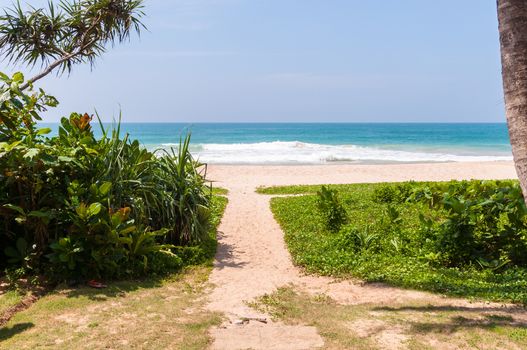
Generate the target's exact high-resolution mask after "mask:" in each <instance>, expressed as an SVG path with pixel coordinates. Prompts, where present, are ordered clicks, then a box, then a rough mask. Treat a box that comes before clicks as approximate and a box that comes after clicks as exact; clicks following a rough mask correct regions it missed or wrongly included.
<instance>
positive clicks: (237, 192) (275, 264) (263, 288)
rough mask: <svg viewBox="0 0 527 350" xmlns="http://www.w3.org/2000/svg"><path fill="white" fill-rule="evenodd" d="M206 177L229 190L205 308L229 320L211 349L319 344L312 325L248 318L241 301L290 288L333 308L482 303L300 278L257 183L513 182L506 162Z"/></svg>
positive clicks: (232, 170) (271, 169)
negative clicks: (320, 296) (327, 300)
mask: <svg viewBox="0 0 527 350" xmlns="http://www.w3.org/2000/svg"><path fill="white" fill-rule="evenodd" d="M208 177H209V178H210V179H211V180H214V181H216V182H217V184H216V185H217V186H221V187H225V188H227V189H228V190H229V195H228V198H229V204H228V206H227V209H226V212H225V216H224V219H223V220H222V223H221V225H220V227H219V231H220V233H219V247H218V252H217V255H216V261H215V264H214V269H213V272H212V275H211V277H210V281H211V282H212V283H213V284H214V286H215V289H214V290H213V292H212V294H211V295H210V304H209V305H208V307H209V308H210V309H211V310H214V311H219V312H222V313H224V314H225V315H226V316H227V318H228V319H229V321H228V322H226V323H225V324H224V325H223V326H222V327H219V328H217V329H214V330H213V331H212V335H213V337H214V344H213V345H212V348H213V349H248V348H250V349H314V348H319V347H321V346H323V340H322V338H321V337H320V336H319V335H318V334H317V331H316V329H315V328H313V327H305V326H285V325H284V324H282V323H281V322H269V323H267V324H263V323H260V322H257V321H251V322H249V323H248V324H243V325H236V324H235V322H236V320H240V319H242V318H244V317H266V318H267V319H269V317H268V315H259V314H257V313H256V312H255V311H254V310H253V309H251V308H250V307H249V306H247V304H246V303H247V302H248V301H251V300H254V299H255V298H257V297H259V296H262V295H263V294H265V293H272V292H273V291H274V290H276V288H278V287H281V286H286V285H290V284H292V285H295V286H296V287H297V288H300V289H302V290H305V291H307V292H309V293H326V294H327V295H329V296H330V297H332V298H334V299H335V300H337V301H338V302H340V303H346V304H360V303H369V302H376V303H386V304H390V303H396V302H397V303H399V302H404V301H409V300H423V301H426V302H429V303H431V304H445V303H448V304H449V305H454V304H455V305H459V304H462V305H469V307H470V306H479V307H481V306H482V305H478V304H474V303H468V302H466V301H463V300H454V299H447V298H442V297H440V296H437V295H432V294H429V293H424V292H416V291H408V290H402V289H398V288H391V287H386V286H381V285H361V284H360V283H355V282H353V281H340V282H335V281H334V280H332V279H331V278H326V277H316V276H305V275H304V274H303V273H302V271H301V270H300V269H299V268H297V267H295V266H293V264H292V262H291V259H290V256H289V253H288V251H287V249H286V246H285V243H284V240H283V233H282V231H281V229H280V227H279V225H278V224H277V223H276V221H275V220H274V218H273V215H272V213H271V211H270V209H269V199H270V197H269V196H264V195H259V194H256V193H255V189H256V188H257V187H258V186H270V185H290V184H337V183H367V182H382V181H406V180H434V181H435V180H451V179H476V178H477V179H506V178H515V177H516V173H515V170H514V166H513V164H512V163H511V162H488V163H443V164H437V163H436V164H397V165H321V166H227V165H223V166H220V165H216V166H210V167H209V174H208Z"/></svg>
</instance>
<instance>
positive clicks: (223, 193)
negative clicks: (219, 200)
mask: <svg viewBox="0 0 527 350" xmlns="http://www.w3.org/2000/svg"><path fill="white" fill-rule="evenodd" d="M212 194H214V195H216V196H226V195H227V194H229V190H227V189H226V188H221V187H213V188H212Z"/></svg>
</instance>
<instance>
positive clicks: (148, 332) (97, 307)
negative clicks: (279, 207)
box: [0, 196, 227, 349]
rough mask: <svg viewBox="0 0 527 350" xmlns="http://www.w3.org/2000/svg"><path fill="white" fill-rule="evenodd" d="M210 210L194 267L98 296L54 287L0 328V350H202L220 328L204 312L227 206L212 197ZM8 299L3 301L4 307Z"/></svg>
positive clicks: (118, 285)
mask: <svg viewBox="0 0 527 350" xmlns="http://www.w3.org/2000/svg"><path fill="white" fill-rule="evenodd" d="M212 204H213V205H212V208H213V216H212V224H213V225H212V226H213V229H211V231H210V237H209V239H207V240H206V241H205V242H204V243H203V244H202V246H201V247H199V249H200V250H201V252H200V253H199V254H198V255H199V257H198V258H196V261H195V262H196V263H199V265H197V266H189V267H186V268H185V269H184V270H183V271H182V272H180V273H177V274H173V275H170V276H165V277H163V276H157V277H156V276H153V277H150V278H147V279H141V280H128V281H118V282H112V283H110V284H109V286H108V288H106V289H102V290H95V289H91V288H87V287H81V288H77V289H68V288H59V289H57V290H56V291H54V292H53V293H50V294H48V295H47V296H45V297H43V298H41V299H40V300H39V301H37V302H36V303H35V304H34V305H32V306H31V307H30V308H29V309H28V310H25V311H23V312H20V313H18V314H16V315H15V316H14V317H13V318H12V319H11V320H10V321H9V322H8V324H7V325H6V326H5V327H3V328H1V329H0V349H4V348H6V349H35V348H39V349H40V348H64V349H102V348H112V349H130V348H148V349H162V348H170V349H203V348H206V347H207V346H208V344H209V343H210V341H211V339H210V338H209V335H208V329H209V328H210V327H211V326H214V325H219V324H220V323H221V321H222V316H221V315H220V314H218V313H213V312H208V311H206V310H204V309H203V307H202V306H203V305H204V303H205V299H204V298H203V295H204V293H205V292H206V291H207V289H208V288H209V287H210V286H209V285H208V283H207V280H208V276H209V273H210V271H211V266H212V259H213V256H214V253H215V250H216V227H217V225H218V224H219V222H220V220H221V216H222V215H223V212H224V209H225V206H226V204H227V199H226V198H225V197H221V196H214V197H213V201H212ZM185 253H186V254H189V252H188V251H187V252H185ZM13 293H15V292H8V293H7V294H4V295H3V296H2V297H1V298H0V303H1V304H0V305H1V307H2V308H3V307H4V304H5V305H7V303H8V302H7V300H10V299H12V298H15V295H16V294H13ZM7 296H10V297H9V298H10V299H8V298H7ZM15 299H16V298H15ZM12 300H14V299H12ZM12 302H15V301H12ZM12 302H11V303H12Z"/></svg>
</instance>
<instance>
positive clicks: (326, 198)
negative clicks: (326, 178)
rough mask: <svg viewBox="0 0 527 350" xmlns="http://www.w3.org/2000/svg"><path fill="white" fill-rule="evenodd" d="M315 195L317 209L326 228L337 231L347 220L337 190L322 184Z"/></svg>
mask: <svg viewBox="0 0 527 350" xmlns="http://www.w3.org/2000/svg"><path fill="white" fill-rule="evenodd" d="M317 196H318V198H317V205H318V209H319V211H320V214H321V215H322V217H323V218H324V223H325V225H326V228H327V229H328V230H330V231H333V232H337V231H338V230H339V229H340V227H341V226H342V225H343V224H344V223H345V222H346V220H347V217H346V209H344V206H343V205H342V203H341V202H340V199H339V197H338V192H337V191H336V190H332V189H329V188H327V187H326V186H322V187H321V189H320V191H318V192H317Z"/></svg>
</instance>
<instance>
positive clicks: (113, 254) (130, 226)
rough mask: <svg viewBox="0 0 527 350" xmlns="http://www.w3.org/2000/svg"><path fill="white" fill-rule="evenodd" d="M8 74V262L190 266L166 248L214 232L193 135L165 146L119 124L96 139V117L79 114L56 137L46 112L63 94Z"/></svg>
mask: <svg viewBox="0 0 527 350" xmlns="http://www.w3.org/2000/svg"><path fill="white" fill-rule="evenodd" d="M0 79H1V80H2V81H3V86H2V87H0V227H1V231H0V246H2V247H7V248H6V249H2V251H0V268H2V269H3V268H10V269H13V268H15V269H16V268H19V267H24V268H26V269H28V270H31V269H33V271H34V272H35V273H39V272H48V273H51V274H52V275H53V276H54V277H56V278H59V279H64V278H69V277H75V276H76V277H121V276H125V275H136V274H143V273H148V272H149V271H161V270H163V269H164V268H163V267H162V266H160V265H162V264H163V261H165V262H166V263H167V268H171V267H174V266H176V265H180V262H178V259H179V258H174V257H173V256H172V255H170V258H169V259H166V256H165V255H166V254H169V253H168V252H169V251H170V250H171V249H172V248H173V247H174V246H175V245H178V246H196V245H198V244H200V242H202V241H203V240H205V239H207V235H208V233H209V230H210V222H211V217H210V206H211V202H210V201H211V191H210V188H208V187H207V186H206V180H205V176H206V173H205V170H206V167H205V166H203V165H202V164H200V163H198V162H196V161H195V160H194V159H193V158H192V156H191V155H190V152H189V150H188V146H189V142H190V137H189V136H187V138H186V139H185V140H184V141H182V142H181V144H180V147H178V149H177V150H175V151H172V152H166V151H159V152H158V153H157V154H156V153H155V152H149V151H147V150H146V149H144V148H142V147H141V146H140V145H139V142H138V141H131V140H129V138H128V135H124V136H121V135H120V128H119V125H117V126H116V127H115V128H114V129H112V130H106V129H104V128H103V126H102V125H100V127H101V128H102V132H103V136H102V137H101V138H100V139H96V138H95V137H94V134H93V129H92V117H90V116H89V115H87V114H83V115H82V114H77V113H73V114H71V115H70V117H69V118H62V120H61V123H60V127H59V130H58V135H57V136H54V137H47V136H46V135H47V134H48V133H49V132H50V131H51V130H49V129H46V128H40V129H39V128H38V125H37V124H36V121H38V120H40V117H39V113H40V112H42V111H44V110H45V109H46V108H48V107H54V106H56V105H57V101H56V100H55V99H54V98H53V97H50V96H47V95H46V94H45V93H44V92H43V91H42V90H40V91H39V92H38V93H33V94H25V93H23V92H21V91H20V90H19V88H18V86H19V85H20V84H22V83H23V82H24V79H23V76H22V75H21V74H20V73H17V74H15V75H14V76H13V78H8V77H7V76H5V75H3V74H0ZM21 242H25V243H21ZM22 248H23V249H22ZM160 254H165V255H160ZM152 257H153V259H152ZM160 257H163V258H160ZM152 261H153V262H152ZM176 262H177V264H176ZM151 264H153V265H151Z"/></svg>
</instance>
